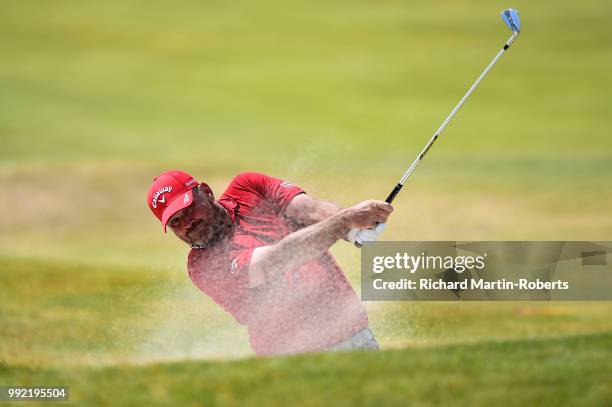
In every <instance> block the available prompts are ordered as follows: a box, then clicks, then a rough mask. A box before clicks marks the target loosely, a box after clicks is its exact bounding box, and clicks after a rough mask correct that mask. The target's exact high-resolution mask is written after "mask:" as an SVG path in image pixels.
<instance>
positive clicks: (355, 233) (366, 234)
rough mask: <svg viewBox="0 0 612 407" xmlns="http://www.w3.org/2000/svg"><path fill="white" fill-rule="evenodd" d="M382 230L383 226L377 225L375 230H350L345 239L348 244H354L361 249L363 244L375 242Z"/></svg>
mask: <svg viewBox="0 0 612 407" xmlns="http://www.w3.org/2000/svg"><path fill="white" fill-rule="evenodd" d="M383 230H385V224H384V223H379V224H378V225H376V227H375V228H370V229H351V230H349V232H348V234H347V236H346V237H347V240H348V241H349V242H351V243H354V244H355V246H357V247H361V246H362V245H363V244H364V243H365V242H375V241H376V240H378V235H380V234H381V233H382V231H383Z"/></svg>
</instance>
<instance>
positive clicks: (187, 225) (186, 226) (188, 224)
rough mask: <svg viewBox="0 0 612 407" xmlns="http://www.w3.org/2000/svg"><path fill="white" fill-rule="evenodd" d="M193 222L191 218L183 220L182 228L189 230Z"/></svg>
mask: <svg viewBox="0 0 612 407" xmlns="http://www.w3.org/2000/svg"><path fill="white" fill-rule="evenodd" d="M193 221H194V219H193V218H189V219H185V220H184V221H183V228H184V229H189V228H191V226H192V225H193Z"/></svg>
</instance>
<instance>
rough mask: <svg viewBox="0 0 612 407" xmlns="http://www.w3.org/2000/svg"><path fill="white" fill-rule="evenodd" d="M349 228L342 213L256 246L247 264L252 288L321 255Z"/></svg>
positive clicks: (344, 234)
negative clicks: (271, 241) (277, 239)
mask: <svg viewBox="0 0 612 407" xmlns="http://www.w3.org/2000/svg"><path fill="white" fill-rule="evenodd" d="M349 228H350V225H349V222H348V221H347V219H346V216H345V214H344V213H343V212H337V213H336V214H334V215H331V216H329V217H328V218H327V219H325V220H323V221H321V222H318V223H315V224H313V225H310V226H308V227H305V228H303V229H300V230H298V231H297V232H294V233H291V234H290V235H287V236H285V237H284V238H283V239H281V240H280V241H279V242H278V243H276V244H274V245H272V246H264V247H258V248H257V249H255V250H254V251H253V255H252V257H251V262H250V264H249V268H248V272H249V286H250V287H251V288H254V287H258V286H261V285H262V284H264V283H266V282H268V281H271V280H274V279H276V278H278V277H279V276H281V275H283V274H284V273H285V272H287V271H290V270H295V269H296V268H297V267H300V266H301V265H303V264H305V263H307V262H309V261H310V260H313V259H315V258H317V257H319V256H321V255H322V254H323V253H324V252H325V251H326V250H327V249H329V247H330V246H331V245H332V244H334V242H335V241H336V240H338V239H340V238H343V237H344V236H346V233H347V232H348V230H349Z"/></svg>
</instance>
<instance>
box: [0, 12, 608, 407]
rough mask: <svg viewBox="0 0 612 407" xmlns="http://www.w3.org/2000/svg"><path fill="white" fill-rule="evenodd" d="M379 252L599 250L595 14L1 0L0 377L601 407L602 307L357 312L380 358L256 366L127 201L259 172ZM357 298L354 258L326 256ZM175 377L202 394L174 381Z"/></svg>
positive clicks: (181, 252) (93, 385) (602, 71)
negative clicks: (369, 221)
mask: <svg viewBox="0 0 612 407" xmlns="http://www.w3.org/2000/svg"><path fill="white" fill-rule="evenodd" d="M506 7H513V8H516V9H518V10H519V11H520V13H521V17H522V22H523V32H522V34H521V36H520V38H519V39H518V40H517V42H516V44H515V45H514V46H513V47H512V48H511V49H510V51H509V52H508V53H507V55H505V56H504V57H503V58H502V59H501V60H500V61H499V63H498V64H497V65H496V66H495V68H494V69H493V71H492V72H491V74H490V76H488V77H487V78H486V80H485V81H483V83H482V84H481V85H480V87H479V88H478V90H477V91H476V92H475V94H474V95H473V97H472V98H471V99H470V100H469V102H468V103H467V104H466V105H465V107H464V108H463V110H462V111H461V112H460V113H459V114H458V116H457V117H456V118H455V120H454V121H453V123H452V124H451V125H450V126H449V127H448V129H447V130H446V132H445V133H444V135H443V136H442V138H441V140H440V141H439V142H438V143H437V144H436V146H435V147H434V148H433V150H432V151H431V154H430V155H428V157H427V159H426V160H425V161H424V163H423V164H422V166H421V167H419V169H418V170H417V171H416V172H415V174H414V177H413V178H412V179H411V180H410V181H409V182H408V184H407V186H406V188H404V191H403V192H402V194H401V195H400V196H399V198H398V199H397V200H396V203H394V206H395V209H396V211H395V213H394V214H393V217H392V218H391V219H390V222H389V224H388V228H387V231H386V232H385V234H384V235H383V239H385V240H435V239H443V240H494V239H497V240H532V239H533V240H536V239H543V240H573V239H575V240H612V216H610V214H611V213H612V186H611V182H610V180H611V179H612V137H611V136H612V134H611V132H610V127H611V124H612V111H611V106H612V96H611V95H612V46H611V45H610V44H611V43H610V38H612V25H611V24H610V20H611V19H612V3H610V2H609V1H604V0H602V1H596V0H588V1H582V2H569V1H550V0H546V1H538V2H527V1H524V0H515V1H514V2H512V3H508V2H500V1H484V0H481V1H468V0H461V1H454V2H429V3H428V2H401V1H393V0H392V1H378V2H376V1H334V2H323V1H312V0H311V1H288V2H281V1H276V2H275V1H265V0H264V1H259V2H246V1H238V2H206V1H200V2H195V1H194V2H189V1H185V2H180V3H176V4H170V3H167V2H157V1H148V2H135V1H129V2H125V1H105V2H92V1H54V2H43V1H30V0H26V1H19V2H2V6H1V9H0V10H1V12H0V55H2V61H1V63H0V141H1V144H0V188H2V191H3V197H2V199H1V200H0V213H2V215H1V216H2V218H1V219H2V220H1V222H0V260H1V263H0V264H1V266H0V295H1V298H2V299H1V300H0V329H1V332H2V334H1V336H0V385H4V384H68V385H70V386H71V391H72V393H73V398H74V399H75V400H80V401H82V402H84V403H88V404H107V405H112V404H115V403H114V402H113V401H112V399H111V398H110V397H111V395H116V396H117V397H118V398H119V401H118V402H117V403H120V402H121V403H124V404H131V405H143V404H152V403H159V404H163V403H165V404H175V405H181V404H185V405H187V404H190V403H191V404H196V403H197V402H198V401H199V402H200V403H202V404H205V405H242V404H251V405H265V404H272V405H281V404H283V405H284V404H286V403H287V401H286V400H287V398H291V397H294V399H293V400H289V401H288V402H289V403H291V404H293V403H296V402H302V403H303V404H306V405H321V404H325V403H326V402H329V400H331V399H333V400H334V402H335V404H338V405H342V403H344V404H345V405H356V404H368V405H391V404H395V405H404V404H406V403H407V402H408V401H412V402H411V403H408V404H411V405H430V404H437V403H444V404H449V405H453V404H454V405H469V404H471V405H490V404H491V403H497V404H524V405H534V404H554V405H576V404H581V405H604V404H605V403H606V402H607V403H609V402H610V400H611V399H612V382H611V381H610V377H612V374H611V373H612V372H611V371H610V369H611V364H610V360H612V337H611V335H612V319H611V318H610V315H611V314H612V304H611V303H545V304H544V303H461V304H446V303H444V304H442V303H369V304H367V307H368V310H369V313H370V321H371V325H372V328H373V330H374V331H375V333H376V335H377V336H378V338H379V339H380V342H381V345H382V346H383V348H385V349H387V350H386V351H384V352H379V353H376V354H366V355H362V354H343V355H305V356H300V357H296V358H271V359H250V358H248V359H246V360H240V361H227V359H236V358H243V357H250V356H252V353H251V351H250V349H249V346H248V342H247V337H246V331H245V330H244V329H243V327H241V326H238V325H237V324H236V323H235V322H233V320H232V319H231V318H230V317H229V316H228V315H226V314H225V313H224V312H223V311H221V310H220V309H218V308H217V307H216V306H215V305H214V304H213V303H212V302H211V301H210V300H209V299H207V298H206V297H205V296H204V295H202V294H201V293H199V292H198V291H197V289H196V288H195V287H193V286H192V285H191V283H190V281H189V280H188V278H187V276H186V270H185V263H186V259H185V255H186V253H187V250H186V248H185V247H184V245H183V244H181V243H179V242H178V241H177V239H175V238H173V236H170V235H168V236H164V235H163V233H161V228H160V226H159V223H158V222H157V221H155V219H154V218H153V217H152V216H151V215H150V213H149V210H148V208H147V206H146V202H145V194H146V190H147V188H148V186H149V184H150V182H151V180H152V178H153V177H154V176H155V175H157V174H158V173H159V172H161V171H164V170H167V169H173V168H181V169H185V170H188V171H190V172H192V173H193V174H194V175H195V176H196V177H197V178H200V179H203V180H206V181H207V182H208V183H209V184H210V185H211V187H213V190H214V191H216V192H217V193H218V194H220V193H221V192H222V191H223V188H224V187H225V185H226V184H227V183H228V181H229V180H230V179H231V177H232V176H233V175H235V174H236V173H238V172H240V171H244V170H255V171H261V172H267V173H269V174H271V175H276V176H279V177H282V178H284V179H287V180H290V181H291V182H293V183H296V184H298V185H301V186H303V187H304V188H305V189H306V190H307V191H309V192H310V193H311V194H313V195H314V196H316V197H320V198H324V199H328V200H332V201H335V202H338V203H339V204H342V205H350V204H352V203H356V202H358V201H360V200H364V199H368V198H379V199H384V197H386V195H387V193H388V192H389V190H390V189H391V188H392V187H393V185H394V184H395V182H397V179H398V178H399V177H400V176H401V173H402V172H403V171H404V170H405V168H406V167H407V166H408V165H409V163H410V162H411V160H412V159H413V157H414V156H415V155H416V154H417V153H418V152H419V150H420V149H421V147H422V146H423V144H424V143H425V142H426V140H427V139H428V138H429V137H430V136H431V134H432V132H433V131H434V130H435V129H436V128H437V126H438V125H439V124H440V122H441V121H442V120H443V119H444V117H445V116H446V114H447V113H448V112H449V111H450V109H451V108H452V107H453V105H454V104H455V103H456V102H457V101H458V99H459V98H460V97H461V95H463V93H464V92H465V91H466V90H467V88H468V86H469V85H470V84H471V82H472V81H473V80H474V79H475V78H476V76H477V75H478V73H479V72H480V71H481V70H482V69H483V68H484V67H485V66H486V64H487V63H488V62H489V60H490V59H491V58H492V57H493V56H494V54H495V52H496V51H497V50H498V49H499V48H500V47H501V46H502V45H503V42H504V41H505V40H506V39H507V37H508V32H507V28H506V27H505V26H504V25H503V23H502V22H501V19H500V17H499V12H500V11H501V10H502V9H503V8H506ZM333 252H334V254H335V255H336V257H337V258H338V261H339V262H340V264H341V265H342V266H343V268H344V269H345V271H346V273H347V275H348V276H349V277H350V278H351V281H352V282H353V283H354V286H355V287H357V286H358V281H359V269H358V266H359V253H358V252H357V251H356V249H354V248H353V247H351V246H350V245H348V244H346V243H339V244H337V245H336V246H335V247H334V248H333ZM194 381H196V382H197V383H198V384H197V385H195V386H194V384H193V383H194Z"/></svg>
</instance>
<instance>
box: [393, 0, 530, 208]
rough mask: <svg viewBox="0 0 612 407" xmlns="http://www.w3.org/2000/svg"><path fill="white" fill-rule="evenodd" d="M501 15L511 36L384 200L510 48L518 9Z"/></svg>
mask: <svg viewBox="0 0 612 407" xmlns="http://www.w3.org/2000/svg"><path fill="white" fill-rule="evenodd" d="M501 16H502V19H503V20H504V22H505V23H506V25H507V26H508V27H509V28H510V30H511V31H512V36H511V37H510V38H509V39H508V41H506V43H505V44H504V46H503V48H502V49H501V50H500V51H499V52H498V53H497V55H495V58H493V60H492V61H491V62H490V63H489V65H488V66H487V67H486V68H485V70H484V71H482V73H481V74H480V76H479V77H478V79H476V81H475V82H474V83H473V84H472V86H471V87H470V89H469V90H468V91H467V93H466V94H465V95H463V97H462V98H461V100H460V101H459V103H457V106H455V108H454V109H453V110H452V111H451V112H450V114H449V115H448V116H447V117H446V119H445V120H444V122H442V125H441V126H440V127H439V128H438V130H436V132H435V133H434V135H433V136H432V137H431V138H430V139H429V141H428V142H427V144H426V145H425V147H424V148H423V150H421V152H420V153H419V155H418V156H417V158H415V160H414V161H413V162H412V164H410V167H408V170H406V172H405V173H404V175H403V176H402V178H401V179H400V180H399V182H398V183H397V185H396V186H395V188H393V191H391V193H390V194H389V196H388V197H387V199H385V201H386V202H387V203H391V202H393V200H394V199H395V197H396V196H397V194H398V193H399V191H400V190H401V189H402V187H403V186H404V183H405V182H406V180H407V179H408V177H409V176H410V174H412V172H413V171H414V170H415V168H416V167H417V166H418V165H419V163H420V162H421V160H423V157H425V154H427V152H428V151H429V149H430V148H431V146H432V145H433V143H434V142H435V141H436V140H437V139H438V136H440V134H441V133H442V132H443V131H444V129H445V128H446V126H447V125H448V123H450V121H451V120H452V119H453V117H455V115H456V114H457V112H458V111H459V109H461V106H463V104H464V103H465V101H466V100H467V99H468V98H469V97H470V95H471V94H472V92H474V89H476V87H477V86H478V84H479V83H480V82H481V81H482V79H483V78H484V77H485V76H486V74H487V73H488V72H489V71H490V70H491V68H493V65H495V63H496V62H497V60H498V59H499V58H501V56H502V55H503V54H504V52H506V50H507V49H508V48H510V45H512V43H513V42H514V40H516V37H518V35H519V33H520V32H521V21H520V19H519V14H518V11H516V10H513V9H511V8H509V9H507V10H504V11H502V13H501Z"/></svg>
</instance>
